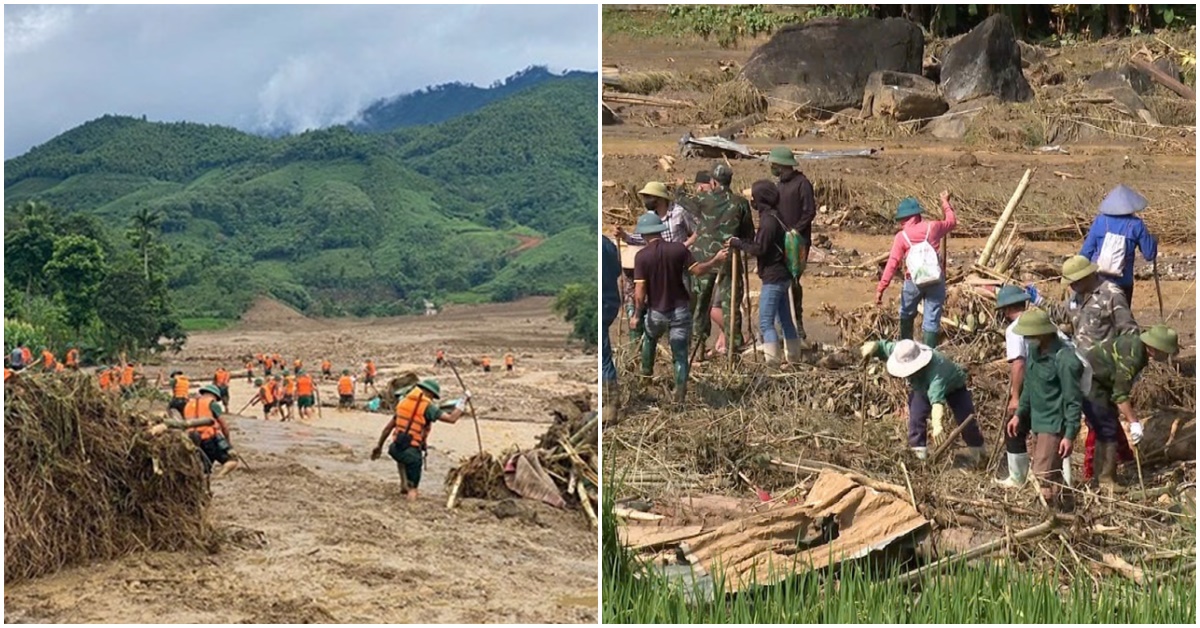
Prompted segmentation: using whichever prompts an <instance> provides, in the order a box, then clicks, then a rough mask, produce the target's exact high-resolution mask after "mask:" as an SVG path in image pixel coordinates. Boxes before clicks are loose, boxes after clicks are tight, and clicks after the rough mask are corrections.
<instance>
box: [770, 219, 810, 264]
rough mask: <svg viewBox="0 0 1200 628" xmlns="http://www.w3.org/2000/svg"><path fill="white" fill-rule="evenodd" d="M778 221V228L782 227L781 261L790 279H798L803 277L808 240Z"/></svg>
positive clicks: (806, 262)
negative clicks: (785, 266) (790, 276)
mask: <svg viewBox="0 0 1200 628" xmlns="http://www.w3.org/2000/svg"><path fill="white" fill-rule="evenodd" d="M776 220H778V221H779V226H781V227H783V261H784V263H785V264H786V265H787V269H788V272H789V273H790V274H791V275H792V279H799V278H800V277H802V276H803V275H804V268H805V267H806V266H807V265H808V240H807V239H805V237H804V236H803V235H801V234H800V231H799V230H797V229H795V228H791V229H789V228H788V226H787V225H785V224H783V221H782V220H779V218H776Z"/></svg>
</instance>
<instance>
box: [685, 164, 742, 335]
mask: <svg viewBox="0 0 1200 628" xmlns="http://www.w3.org/2000/svg"><path fill="white" fill-rule="evenodd" d="M732 181H733V169H732V168H730V167H729V166H727V165H725V164H723V163H718V164H716V165H715V166H714V167H713V170H712V179H711V180H710V181H709V182H707V183H706V184H703V185H702V186H701V185H698V186H697V188H698V189H699V190H700V192H699V193H698V194H697V195H696V197H694V203H695V209H694V211H695V215H696V241H695V242H694V243H693V244H692V256H693V257H695V258H696V259H697V260H708V259H712V258H713V256H715V255H716V254H717V252H718V251H720V250H721V248H722V247H723V246H724V243H725V242H726V241H728V240H729V239H730V238H735V237H736V238H740V239H744V240H753V239H754V222H753V220H752V219H751V217H750V203H749V202H748V201H747V200H746V199H745V198H742V197H741V196H740V195H738V194H734V193H733V192H731V191H730V189H729V185H730V183H731V182H732ZM732 269H733V263H732V262H731V261H726V262H725V263H724V264H722V265H721V266H720V270H714V271H711V272H710V273H709V274H707V275H703V276H701V277H697V279H696V281H694V282H693V286H694V287H695V290H694V292H695V297H696V299H695V301H694V302H693V303H694V305H695V309H694V311H693V312H692V320H693V325H692V326H693V330H694V333H695V334H696V336H697V342H699V343H700V344H701V345H703V344H704V343H705V341H706V340H707V339H708V337H709V335H711V333H712V323H713V322H714V321H715V322H716V323H717V325H718V330H717V332H718V335H717V343H716V348H715V351H716V352H717V353H719V352H721V351H722V349H723V348H724V344H725V341H726V340H727V339H726V338H725V337H724V333H723V332H724V329H725V327H724V325H725V324H726V321H728V320H729V317H730V315H731V308H730V305H731V302H730V292H731V289H732V287H733V286H732V284H733V281H732ZM718 275H719V276H720V281H717V278H718ZM744 291H745V282H744V281H742V280H741V278H739V285H738V294H737V295H734V299H735V300H736V301H737V302H740V300H741V297H742V294H744ZM740 323H741V321H740V320H737V321H734V325H733V328H734V338H733V342H734V346H735V347H739V346H741V345H742V343H743V339H742V329H741V324H740Z"/></svg>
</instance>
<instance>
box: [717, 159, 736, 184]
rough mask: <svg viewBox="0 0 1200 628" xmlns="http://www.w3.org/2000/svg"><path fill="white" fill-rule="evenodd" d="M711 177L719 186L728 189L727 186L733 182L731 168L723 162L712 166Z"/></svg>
mask: <svg viewBox="0 0 1200 628" xmlns="http://www.w3.org/2000/svg"><path fill="white" fill-rule="evenodd" d="M712 177H713V178H714V179H716V180H717V182H718V183H720V184H721V185H723V186H725V187H729V184H730V183H732V182H733V168H730V167H729V166H728V165H727V164H725V163H723V162H722V163H718V164H716V165H714V166H713V169H712Z"/></svg>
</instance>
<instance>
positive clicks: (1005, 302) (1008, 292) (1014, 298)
mask: <svg viewBox="0 0 1200 628" xmlns="http://www.w3.org/2000/svg"><path fill="white" fill-rule="evenodd" d="M1028 301H1029V293H1028V292H1025V291H1024V290H1022V289H1021V288H1019V287H1017V286H1004V287H1002V288H1000V290H999V291H997V292H996V309H997V310H999V309H1003V308H1006V307H1008V306H1010V305H1017V304H1018V303H1027V302H1028Z"/></svg>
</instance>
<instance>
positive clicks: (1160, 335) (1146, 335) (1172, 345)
mask: <svg viewBox="0 0 1200 628" xmlns="http://www.w3.org/2000/svg"><path fill="white" fill-rule="evenodd" d="M1141 338H1142V343H1143V344H1145V345H1146V346H1148V347H1154V348H1155V349H1158V350H1159V351H1162V352H1163V353H1166V354H1167V355H1175V354H1176V353H1179V333H1178V332H1176V331H1175V330H1174V329H1171V328H1170V327H1167V326H1166V325H1161V324H1160V325H1155V326H1154V327H1151V328H1150V329H1147V330H1146V331H1144V332H1142V335H1141Z"/></svg>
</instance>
